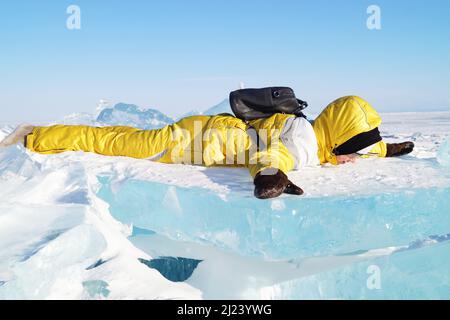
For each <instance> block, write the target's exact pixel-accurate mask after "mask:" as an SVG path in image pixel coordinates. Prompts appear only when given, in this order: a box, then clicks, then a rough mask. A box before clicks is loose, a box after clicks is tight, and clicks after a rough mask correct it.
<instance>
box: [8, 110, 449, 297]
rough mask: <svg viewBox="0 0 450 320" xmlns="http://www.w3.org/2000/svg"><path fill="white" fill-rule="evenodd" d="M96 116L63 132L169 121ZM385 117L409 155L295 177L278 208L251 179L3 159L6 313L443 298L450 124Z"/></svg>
mask: <svg viewBox="0 0 450 320" xmlns="http://www.w3.org/2000/svg"><path fill="white" fill-rule="evenodd" d="M222 109H223V108H221V112H222V111H223V110H222ZM100 115H102V118H101V119H100V116H99V118H97V119H95V120H97V122H96V121H95V120H93V118H92V117H91V116H89V115H82V116H76V115H75V116H74V115H72V116H69V117H67V118H66V119H65V120H64V121H61V122H66V123H87V124H94V123H95V124H99V122H100V124H101V125H107V124H119V123H120V122H121V119H123V122H124V123H125V124H127V125H135V126H141V127H146V128H149V127H151V126H152V125H155V126H157V125H162V124H164V123H165V122H167V121H169V120H170V119H168V118H167V117H165V116H164V115H162V114H160V113H155V111H152V112H148V111H145V110H139V109H138V108H137V107H136V108H129V107H127V106H126V105H121V106H120V108H117V109H111V110H109V111H105V110H103V112H102V113H100ZM154 115H156V116H157V117H158V118H157V121H156V120H155V121H152V119H149V118H148V117H151V116H154ZM382 117H383V120H384V122H383V125H382V127H381V132H382V135H383V136H384V138H385V139H386V140H387V141H388V142H390V141H391V142H395V141H404V140H412V141H414V142H415V144H416V149H415V150H414V152H413V153H412V154H410V155H408V156H405V157H402V158H394V159H375V158H371V159H364V160H360V161H359V162H358V163H356V164H349V165H343V166H338V167H333V166H324V167H321V168H311V169H308V170H303V171H300V172H292V173H290V174H289V176H290V178H291V179H292V180H293V181H294V182H295V183H297V184H298V185H299V186H301V187H302V188H303V189H304V190H305V195H304V196H302V197H293V196H288V195H284V196H282V197H280V198H278V199H274V200H268V201H260V200H257V199H254V198H253V195H252V192H253V183H252V180H251V178H250V175H249V173H248V172H247V170H245V169H231V168H204V167H198V166H188V165H165V164H158V163H152V162H148V161H145V160H135V159H130V158H121V157H103V156H99V155H95V154H85V153H64V154H59V155H51V156H48V155H47V156H45V155H39V154H34V153H31V152H29V151H27V150H25V149H24V148H23V147H21V146H14V147H10V148H7V149H4V150H0V298H6V299H12V298H30V299H38V298H44V299H52V298H56V299H201V298H206V299H210V298H224V299H227V298H238V299H241V298H256V299H259V298H263V299H280V298H282V299H303V298H333V299H334V298H338V299H342V298H352V299H360V298H375V299H378V298H447V299H448V298H450V255H449V254H448V252H449V250H450V242H448V241H447V240H449V239H450V236H449V234H450V215H449V212H450V168H449V167H447V166H445V165H443V164H446V163H447V164H448V159H449V158H448V152H449V150H450V148H449V146H448V144H446V145H445V146H443V142H444V141H445V139H446V137H447V136H448V135H450V112H435V113H431V112H430V113H398V114H393V113H392V114H383V115H382ZM99 120H101V121H99ZM12 129H13V128H12V127H10V126H7V127H3V128H0V140H1V139H2V138H3V137H5V136H6V135H7V134H8V133H10V132H11V131H12ZM438 150H441V151H440V155H439V160H440V161H438V159H437V152H438ZM158 270H159V271H158ZM375 276H379V277H378V278H377V279H378V280H380V281H379V285H376V286H375V287H376V288H374V286H371V285H370V283H369V282H370V281H372V280H371V279H373V277H375ZM371 277H372V278H371Z"/></svg>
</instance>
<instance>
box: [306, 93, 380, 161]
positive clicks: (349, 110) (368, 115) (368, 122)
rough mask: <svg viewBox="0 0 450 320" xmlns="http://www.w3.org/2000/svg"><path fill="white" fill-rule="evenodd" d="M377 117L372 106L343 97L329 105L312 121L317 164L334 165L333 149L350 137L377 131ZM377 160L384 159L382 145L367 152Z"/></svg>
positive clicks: (352, 97) (358, 98) (378, 120)
mask: <svg viewBox="0 0 450 320" xmlns="http://www.w3.org/2000/svg"><path fill="white" fill-rule="evenodd" d="M380 124H381V117H380V116H379V115H378V113H377V112H376V111H375V109H374V108H372V106H371V105H370V104H369V103H368V102H367V101H365V100H364V99H361V98H360V97H357V96H347V97H343V98H340V99H338V100H336V101H333V102H332V103H331V104H329V105H328V106H327V107H326V108H325V110H323V111H322V113H321V114H320V115H319V116H318V117H317V119H316V120H315V121H314V125H313V128H314V132H315V133H316V137H317V143H318V145H319V151H318V156H319V159H320V162H321V164H324V163H327V162H329V163H332V164H335V165H336V164H337V160H336V156H335V155H334V154H333V149H334V148H336V147H338V146H340V145H341V144H343V143H344V142H346V141H347V140H349V139H351V138H353V137H354V136H356V135H358V134H360V133H363V132H368V131H370V130H373V129H375V128H376V127H379V126H380ZM371 153H377V154H378V155H379V156H381V157H385V156H386V144H385V143H384V142H383V141H380V142H378V143H377V144H376V145H375V147H374V148H373V149H372V150H371Z"/></svg>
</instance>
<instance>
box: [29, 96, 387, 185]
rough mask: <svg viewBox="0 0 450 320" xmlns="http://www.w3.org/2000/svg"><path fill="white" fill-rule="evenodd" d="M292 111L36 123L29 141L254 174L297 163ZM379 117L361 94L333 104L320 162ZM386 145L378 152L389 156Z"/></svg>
mask: <svg viewBox="0 0 450 320" xmlns="http://www.w3.org/2000/svg"><path fill="white" fill-rule="evenodd" d="M290 117H294V116H293V115H286V114H275V115H273V116H271V117H270V118H266V119H257V120H253V121H249V122H248V123H245V122H244V121H242V120H240V119H238V118H235V117H232V116H227V115H217V116H192V117H187V118H184V119H181V120H180V121H178V122H176V123H174V124H172V125H168V126H166V127H164V128H162V129H157V130H141V129H136V128H132V127H125V126H112V127H90V126H67V125H55V126H49V127H35V128H34V130H33V132H32V133H31V134H30V135H28V136H27V145H26V147H27V148H28V149H30V150H31V151H34V152H38V153H42V154H55V153H60V152H65V151H85V152H94V153H98V154H102V155H106V156H126V157H133V158H138V159H150V160H153V161H158V162H162V163H186V164H197V165H205V166H221V165H231V166H245V167H248V168H249V170H250V173H251V175H252V176H253V177H255V176H256V174H257V173H258V172H260V171H262V170H264V169H266V168H276V169H280V170H282V171H283V172H285V173H286V172H288V171H290V170H292V169H293V168H294V164H295V163H294V158H293V156H292V155H291V154H290V152H289V150H288V149H287V148H286V146H284V145H283V143H282V142H281V139H280V135H281V132H282V130H283V127H284V125H285V123H286V120H287V119H289V118H290ZM380 123H381V119H380V117H379V116H378V114H377V113H376V111H375V110H374V109H373V108H371V107H370V105H369V104H368V103H367V102H365V101H364V100H362V99H361V98H357V97H345V98H341V99H339V100H337V101H335V102H333V103H332V104H330V105H329V106H328V107H327V108H326V109H325V110H324V111H323V112H322V114H321V115H320V116H319V117H318V118H317V119H316V121H315V122H314V126H313V128H314V131H315V134H316V137H317V140H318V145H319V154H318V156H319V159H320V161H321V163H325V162H331V163H334V164H336V158H335V157H334V155H333V154H332V152H331V150H332V149H333V148H334V146H336V145H339V144H342V143H344V142H345V141H347V140H348V139H350V138H351V137H353V136H355V135H357V134H359V133H361V132H365V131H369V130H371V129H373V128H375V127H376V126H378V125H379V124H380ZM253 129H254V131H253ZM254 132H257V135H256V134H254ZM256 140H259V148H257V147H256V145H257V143H256ZM381 145H382V144H380V146H381ZM381 149H382V147H381ZM385 149H386V148H385V146H384V151H383V150H381V152H379V154H380V155H382V156H385V154H386V152H385ZM383 152H384V155H383Z"/></svg>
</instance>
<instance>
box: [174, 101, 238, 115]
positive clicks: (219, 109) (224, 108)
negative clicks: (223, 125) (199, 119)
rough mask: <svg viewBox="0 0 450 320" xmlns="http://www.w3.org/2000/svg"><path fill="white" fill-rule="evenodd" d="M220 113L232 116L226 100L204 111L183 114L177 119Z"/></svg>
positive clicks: (228, 102)
mask: <svg viewBox="0 0 450 320" xmlns="http://www.w3.org/2000/svg"><path fill="white" fill-rule="evenodd" d="M220 113H230V114H233V111H231V107H230V101H229V100H228V99H225V100H223V101H222V102H221V103H219V104H217V105H215V106H213V107H211V108H209V109H207V110H205V111H199V110H191V111H189V112H187V113H185V114H183V115H182V116H181V117H179V118H178V119H182V118H185V117H189V116H197V115H207V116H214V115H217V114H220Z"/></svg>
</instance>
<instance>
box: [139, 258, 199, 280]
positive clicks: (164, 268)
mask: <svg viewBox="0 0 450 320" xmlns="http://www.w3.org/2000/svg"><path fill="white" fill-rule="evenodd" d="M139 262H141V263H143V264H145V265H146V266H147V267H149V268H151V269H156V270H158V271H159V272H160V273H161V274H162V275H163V276H164V278H166V279H167V280H170V281H173V282H182V281H186V280H187V279H189V278H190V276H191V275H192V273H193V272H194V270H195V269H196V268H197V266H198V264H199V263H200V262H202V260H195V259H189V258H180V257H161V258H158V259H152V260H145V259H139Z"/></svg>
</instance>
